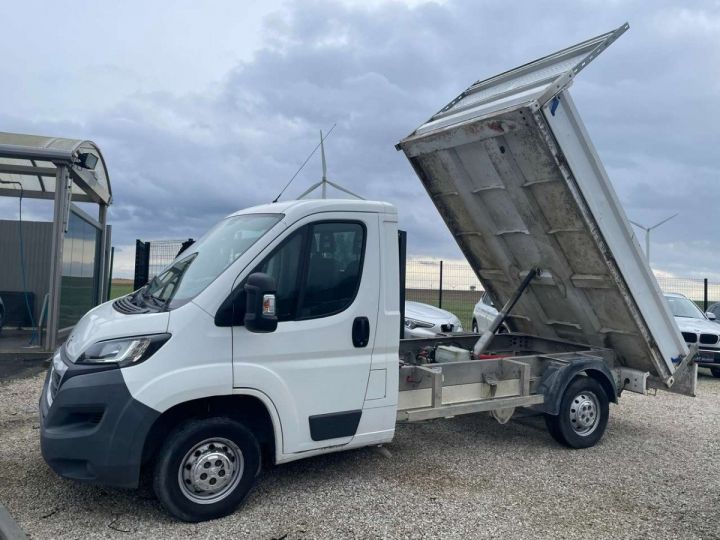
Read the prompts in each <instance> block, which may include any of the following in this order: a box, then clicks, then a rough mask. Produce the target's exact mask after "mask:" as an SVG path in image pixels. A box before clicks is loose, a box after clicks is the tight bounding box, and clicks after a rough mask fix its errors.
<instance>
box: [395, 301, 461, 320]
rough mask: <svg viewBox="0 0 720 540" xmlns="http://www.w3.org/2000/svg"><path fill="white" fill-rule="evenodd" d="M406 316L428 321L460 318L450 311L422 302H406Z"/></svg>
mask: <svg viewBox="0 0 720 540" xmlns="http://www.w3.org/2000/svg"><path fill="white" fill-rule="evenodd" d="M405 317H407V318H409V319H417V320H419V321H427V322H433V321H443V322H446V321H455V320H458V321H459V319H458V318H457V317H456V316H455V315H453V314H452V313H450V312H449V311H445V310H444V309H440V308H437V307H435V306H430V305H428V304H422V303H420V302H405Z"/></svg>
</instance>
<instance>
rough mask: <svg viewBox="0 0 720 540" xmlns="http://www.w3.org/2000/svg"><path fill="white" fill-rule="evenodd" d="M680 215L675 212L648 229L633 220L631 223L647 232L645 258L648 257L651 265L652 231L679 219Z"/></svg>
mask: <svg viewBox="0 0 720 540" xmlns="http://www.w3.org/2000/svg"><path fill="white" fill-rule="evenodd" d="M678 214H679V212H675V213H674V214H673V215H672V216H670V217H668V218H665V219H663V220H662V221H659V222H658V223H656V224H655V225H653V226H651V227H646V226H645V225H640V224H639V223H638V222H636V221H633V220H632V219H631V220H630V223H632V224H633V225H635V226H636V227H639V228H641V229H642V230H643V231H645V257H647V261H648V264H650V231H652V230H653V229H657V228H658V227H659V226H660V225H662V224H663V223H667V222H668V221H670V220H671V219H672V218H674V217H677V216H678Z"/></svg>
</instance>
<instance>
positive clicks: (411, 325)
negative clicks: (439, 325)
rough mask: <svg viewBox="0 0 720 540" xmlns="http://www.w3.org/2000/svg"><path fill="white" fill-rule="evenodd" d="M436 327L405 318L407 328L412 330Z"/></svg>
mask: <svg viewBox="0 0 720 540" xmlns="http://www.w3.org/2000/svg"><path fill="white" fill-rule="evenodd" d="M433 326H435V325H434V324H433V323H429V322H425V321H418V320H416V319H408V318H407V317H405V328H409V329H410V330H412V329H413V328H432V327H433Z"/></svg>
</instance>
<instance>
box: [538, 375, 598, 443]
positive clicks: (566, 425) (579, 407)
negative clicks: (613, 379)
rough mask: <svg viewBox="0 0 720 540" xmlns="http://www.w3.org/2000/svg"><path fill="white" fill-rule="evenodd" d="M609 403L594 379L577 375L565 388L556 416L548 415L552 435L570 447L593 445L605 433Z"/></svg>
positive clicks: (549, 429) (546, 416)
mask: <svg viewBox="0 0 720 540" xmlns="http://www.w3.org/2000/svg"><path fill="white" fill-rule="evenodd" d="M609 412H610V405H609V400H608V397H607V394H605V390H603V388H602V386H601V385H600V383H599V382H597V381H596V380H595V379H592V378H590V377H585V376H579V377H575V378H574V379H573V380H572V381H571V382H570V384H569V385H568V387H567V388H566V389H565V393H564V394H563V398H562V401H561V402H560V411H559V414H558V415H557V416H553V415H549V414H548V415H545V425H546V426H547V428H548V431H549V432H550V435H551V436H552V437H553V439H555V440H556V441H558V442H559V443H561V444H564V445H565V446H569V447H570V448H589V447H591V446H594V445H595V444H596V443H597V442H598V441H599V440H600V439H601V438H602V436H603V433H605V428H606V427H607V421H608V415H609Z"/></svg>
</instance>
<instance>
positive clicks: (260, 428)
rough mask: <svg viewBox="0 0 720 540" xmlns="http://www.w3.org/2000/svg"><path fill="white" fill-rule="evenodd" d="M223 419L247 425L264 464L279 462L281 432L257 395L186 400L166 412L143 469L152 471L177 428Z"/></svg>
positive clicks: (147, 449) (153, 435)
mask: <svg viewBox="0 0 720 540" xmlns="http://www.w3.org/2000/svg"><path fill="white" fill-rule="evenodd" d="M220 416H224V417H228V418H232V419H235V420H237V421H239V422H242V423H243V424H244V425H246V426H247V427H248V429H250V430H251V431H252V432H253V433H254V434H255V436H256V437H257V439H258V442H259V443H260V448H261V450H262V454H263V456H262V457H263V459H264V461H265V462H266V463H274V462H275V461H276V450H277V448H282V441H281V440H278V437H277V436H276V435H277V433H279V432H280V430H279V426H276V422H275V420H274V418H273V415H272V414H271V412H270V410H269V408H268V406H267V405H266V404H265V403H263V401H262V400H261V399H260V398H258V397H256V396H252V395H248V394H233V395H226V396H211V397H207V398H200V399H194V400H191V401H185V402H183V403H179V404H177V405H175V406H173V407H171V408H170V409H168V410H166V411H165V412H163V413H162V414H161V415H160V417H159V418H158V419H157V420H155V422H154V423H153V425H152V427H151V428H150V431H149V432H148V435H147V437H146V438H145V444H144V446H143V454H142V455H143V457H142V464H143V469H144V470H145V469H148V468H152V466H153V463H154V461H155V458H156V456H157V451H158V449H159V448H160V447H161V446H162V444H163V442H164V441H165V439H166V438H167V437H168V435H169V434H170V433H171V432H172V431H173V430H174V429H175V428H177V426H179V425H180V424H182V423H184V422H187V421H189V420H191V419H198V418H212V417H220Z"/></svg>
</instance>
